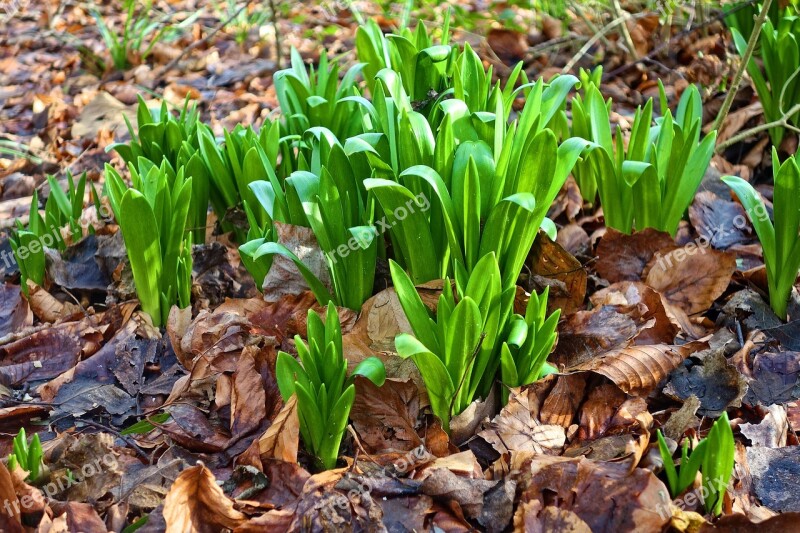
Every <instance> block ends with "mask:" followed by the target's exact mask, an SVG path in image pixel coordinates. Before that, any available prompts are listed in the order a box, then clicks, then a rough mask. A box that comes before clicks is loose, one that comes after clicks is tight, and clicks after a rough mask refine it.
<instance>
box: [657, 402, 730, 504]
mask: <svg viewBox="0 0 800 533" xmlns="http://www.w3.org/2000/svg"><path fill="white" fill-rule="evenodd" d="M658 450H659V452H660V454H661V459H662V461H663V463H664V473H665V475H666V476H667V483H668V485H669V491H670V494H671V495H672V497H673V498H677V497H679V496H680V495H681V494H682V493H683V492H684V491H685V490H686V489H688V488H690V487H691V486H692V485H693V484H694V483H695V478H696V477H697V473H698V472H700V473H702V484H703V490H702V491H701V494H702V496H703V504H704V506H705V508H706V511H707V512H708V513H709V514H711V515H713V516H718V515H720V514H721V513H722V503H723V501H724V498H725V492H726V490H727V486H728V481H729V480H730V478H731V474H732V473H733V464H734V452H735V443H734V440H733V432H732V431H731V425H730V421H729V420H728V414H727V413H722V416H720V417H719V418H718V419H717V420H716V422H714V425H713V426H712V427H711V430H710V431H709V432H708V435H707V436H706V438H704V439H702V440H701V441H700V442H697V443H696V444H695V445H694V448H693V449H692V450H691V452H690V451H689V439H684V441H683V446H682V448H681V461H680V465H679V466H676V465H675V462H674V461H673V459H672V453H671V452H670V451H669V447H668V446H667V442H666V440H665V439H664V436H663V435H662V434H661V431H660V430H659V432H658Z"/></svg>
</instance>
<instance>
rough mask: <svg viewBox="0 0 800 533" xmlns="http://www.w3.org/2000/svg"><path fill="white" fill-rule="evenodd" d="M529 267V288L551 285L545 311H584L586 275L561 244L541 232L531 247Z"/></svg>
mask: <svg viewBox="0 0 800 533" xmlns="http://www.w3.org/2000/svg"><path fill="white" fill-rule="evenodd" d="M528 265H530V269H531V273H532V274H533V279H532V280H531V281H532V283H530V284H529V287H528V289H531V288H533V287H535V286H538V287H541V288H544V286H546V285H547V286H550V296H549V298H548V301H547V309H548V312H552V311H553V310H554V309H561V313H562V314H568V313H572V312H575V311H577V310H578V309H582V308H583V299H584V296H586V283H587V280H588V274H587V273H586V269H584V268H583V265H581V262H580V261H578V260H577V259H575V257H573V255H572V254H570V253H569V252H567V251H566V250H564V248H562V247H561V245H560V244H558V243H555V242H553V241H551V240H550V238H549V237H548V236H547V235H545V234H544V233H540V234H539V235H538V236H537V238H536V240H535V241H534V243H533V248H531V253H530V255H529V256H528Z"/></svg>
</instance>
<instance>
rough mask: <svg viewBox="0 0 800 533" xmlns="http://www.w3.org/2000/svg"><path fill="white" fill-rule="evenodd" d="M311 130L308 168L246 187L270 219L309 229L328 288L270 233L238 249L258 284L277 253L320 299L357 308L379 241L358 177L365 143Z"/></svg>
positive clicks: (367, 292)
mask: <svg viewBox="0 0 800 533" xmlns="http://www.w3.org/2000/svg"><path fill="white" fill-rule="evenodd" d="M324 132H327V134H326V133H324ZM316 133H319V135H318V136H316V135H314V131H310V132H308V137H309V140H308V141H307V142H308V143H309V144H311V145H313V149H312V167H311V168H310V169H309V170H297V171H295V172H293V173H292V174H291V176H289V177H288V178H287V179H286V180H285V183H283V184H281V183H279V180H278V179H277V177H275V176H274V174H273V175H272V176H271V177H270V179H269V180H261V181H255V182H253V183H251V184H250V188H251V190H252V193H253V194H254V195H255V197H256V198H257V199H258V201H259V203H260V205H261V207H262V208H263V212H265V213H266V214H267V215H268V217H269V219H270V220H271V221H272V220H274V221H280V222H284V223H291V224H295V225H301V226H306V227H310V228H311V229H312V230H313V231H314V235H315V237H316V239H317V242H318V244H319V246H320V249H321V251H322V253H323V254H324V255H325V261H326V263H327V267H328V273H329V277H330V279H331V282H332V285H333V287H332V288H333V292H332V293H331V292H330V291H329V290H328V289H327V288H326V287H325V285H324V284H323V283H322V281H320V280H319V279H318V278H317V277H316V276H315V275H314V273H312V272H311V271H310V270H309V269H308V267H306V266H305V264H304V263H303V262H302V260H300V259H299V258H298V257H297V256H296V255H295V254H294V253H292V252H291V251H290V250H289V249H288V248H286V247H285V246H283V245H282V244H279V243H277V242H274V241H275V239H274V237H275V236H274V234H273V233H268V234H266V235H265V236H264V237H257V238H255V239H253V240H251V241H248V242H247V243H246V244H244V245H243V246H241V247H240V248H239V252H240V255H241V256H242V260H243V262H244V264H245V266H246V267H247V268H248V270H249V271H250V273H251V274H252V275H253V276H254V278H255V280H256V283H257V284H258V286H259V287H261V285H262V284H263V281H264V277H265V276H266V274H267V272H268V271H269V268H270V265H271V262H272V257H273V256H274V255H275V254H280V255H283V256H286V257H288V258H289V259H291V260H292V261H293V262H294V263H295V264H296V265H297V267H298V269H299V271H300V273H301V274H302V275H303V277H304V278H305V280H306V282H307V283H308V285H309V287H310V288H311V290H312V291H313V292H314V295H315V296H316V297H317V300H318V301H319V302H320V303H321V304H327V303H328V302H329V301H332V302H335V303H336V304H338V305H342V306H345V307H348V308H350V309H354V310H360V309H361V305H362V304H363V303H364V301H366V300H367V299H368V298H369V297H370V296H371V295H372V286H373V281H374V279H375V270H376V260H377V252H378V245H379V239H378V238H377V236H378V233H377V231H376V229H375V227H374V226H373V225H372V224H371V220H372V219H373V218H374V206H373V207H371V205H370V201H369V200H368V198H367V196H366V191H365V189H364V185H363V184H362V183H361V178H360V177H361V176H363V175H369V173H370V171H371V170H370V164H369V161H368V158H367V155H366V154H367V151H368V150H370V149H371V147H370V145H369V144H368V143H366V141H363V138H360V137H353V138H350V139H349V141H350V142H349V143H348V144H347V145H345V146H342V145H341V144H340V143H339V141H338V140H337V139H336V138H335V137H334V136H333V135H332V134H330V131H329V130H324V129H323V128H319V129H317V130H316ZM359 141H362V142H359Z"/></svg>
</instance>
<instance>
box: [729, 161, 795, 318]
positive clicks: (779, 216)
mask: <svg viewBox="0 0 800 533" xmlns="http://www.w3.org/2000/svg"><path fill="white" fill-rule="evenodd" d="M772 172H773V176H774V180H775V192H774V196H773V203H772V205H773V216H774V218H775V224H774V225H773V223H772V221H771V220H770V219H769V212H768V211H767V208H766V206H765V205H764V202H763V201H762V200H761V198H760V196H759V195H758V193H757V192H756V190H755V189H753V186H752V185H750V184H749V183H747V182H746V181H745V180H743V179H742V178H739V177H736V176H725V177H723V178H722V181H724V182H725V183H726V184H727V185H728V187H730V188H731V189H733V192H735V193H736V196H737V197H738V198H739V201H740V202H741V203H742V205H743V206H744V208H745V211H747V216H748V217H749V218H750V220H751V222H752V223H753V227H754V228H755V230H756V234H757V235H758V238H759V240H760V241H761V247H762V248H763V250H764V264H765V265H766V268H767V285H768V288H769V303H770V306H771V307H772V310H773V311H775V314H776V315H778V317H779V318H781V320H786V318H787V307H788V303H789V297H790V295H791V293H792V286H793V285H794V282H795V280H796V279H797V274H798V271H800V236H798V234H800V167H798V165H797V161H796V160H795V158H794V156H793V157H790V158H789V159H787V160H786V161H784V162H783V164H781V162H780V161H779V160H778V153H777V150H775V149H774V148H773V150H772Z"/></svg>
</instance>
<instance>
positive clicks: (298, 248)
mask: <svg viewBox="0 0 800 533" xmlns="http://www.w3.org/2000/svg"><path fill="white" fill-rule="evenodd" d="M274 225H275V230H276V231H277V237H278V238H277V239H276V242H278V243H279V244H282V245H283V246H285V247H286V248H288V249H289V250H290V251H291V252H292V253H293V254H295V255H296V256H297V257H298V258H300V260H301V261H303V263H304V264H305V265H306V266H307V267H308V268H309V270H311V272H313V273H314V275H315V276H317V278H319V280H320V281H321V282H322V284H323V285H325V287H327V288H328V290H330V288H331V280H330V275H329V274H328V264H327V262H326V259H325V255H324V254H323V253H322V250H320V248H319V244H317V239H316V237H315V236H314V232H313V231H312V230H311V228H304V227H302V226H293V225H291V224H284V223H281V222H277V221H276V222H275V223H274ZM306 291H308V284H307V283H306V280H305V279H304V278H303V276H302V275H301V274H300V271H299V270H298V269H297V266H296V265H295V264H294V263H293V262H292V260H291V259H289V258H287V257H284V256H282V255H280V254H276V255H274V256H273V260H272V267H271V268H270V269H269V273H268V274H267V277H266V278H264V286H263V292H264V299H265V300H267V301H270V302H276V301H278V300H280V299H282V298H283V297H284V296H290V295H292V296H294V295H299V294H302V293H304V292H306Z"/></svg>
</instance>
